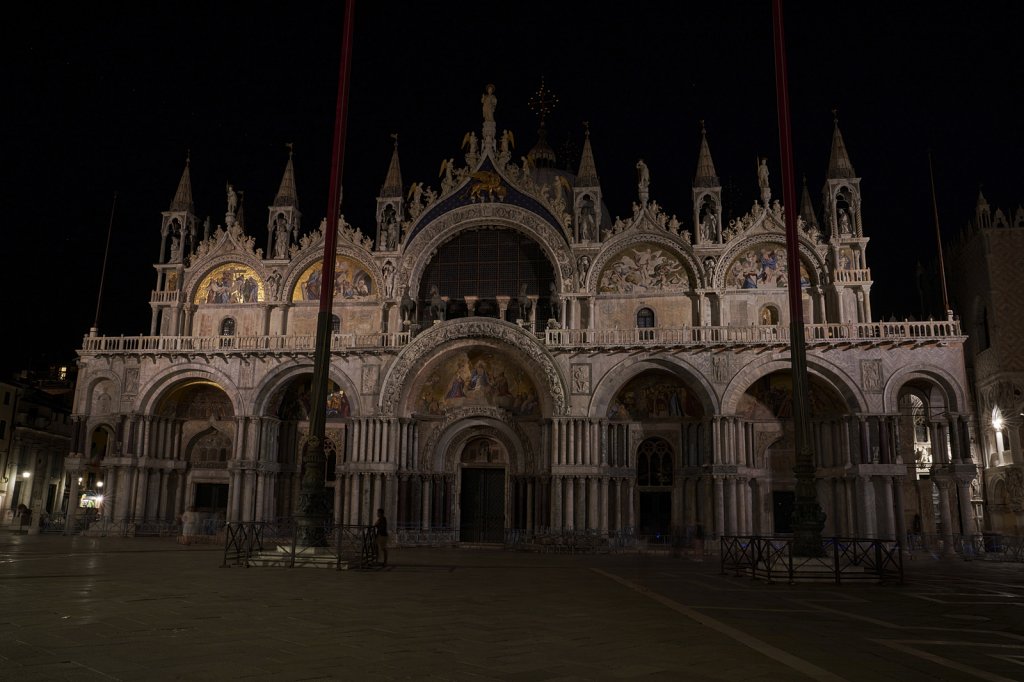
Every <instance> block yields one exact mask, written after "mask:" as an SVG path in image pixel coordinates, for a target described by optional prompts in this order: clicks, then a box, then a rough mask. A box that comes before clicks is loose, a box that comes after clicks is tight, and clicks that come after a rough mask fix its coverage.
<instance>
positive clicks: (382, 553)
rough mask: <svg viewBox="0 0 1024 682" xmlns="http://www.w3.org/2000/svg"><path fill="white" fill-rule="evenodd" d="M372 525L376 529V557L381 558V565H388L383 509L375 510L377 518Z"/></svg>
mask: <svg viewBox="0 0 1024 682" xmlns="http://www.w3.org/2000/svg"><path fill="white" fill-rule="evenodd" d="M373 527H374V528H376V529H377V557H378V558H381V559H382V561H381V565H382V566H387V565H388V519H387V517H386V516H384V510H383V509H378V510H377V520H376V521H374V523H373Z"/></svg>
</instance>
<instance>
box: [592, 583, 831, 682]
mask: <svg viewBox="0 0 1024 682" xmlns="http://www.w3.org/2000/svg"><path fill="white" fill-rule="evenodd" d="M590 570H592V571H594V572H595V573H597V574H599V575H603V576H604V577H606V578H609V579H611V580H614V581H615V582H617V583H619V584H620V585H624V586H625V587H628V588H629V589H631V590H633V591H635V592H639V593H640V594H642V595H645V596H647V597H649V598H651V599H653V600H654V601H656V602H658V603H659V604H662V605H664V606H667V607H668V608H670V609H672V610H673V611H675V612H677V613H680V614H682V615H684V616H686V617H687V618H689V619H690V620H692V621H694V622H696V623H698V624H700V625H704V626H705V627H708V628H711V629H712V630H715V631H716V632H719V633H721V634H723V635H725V636H726V637H729V638H731V639H733V640H735V641H737V642H739V643H740V644H742V645H744V646H747V647H750V648H751V649H753V650H754V651H757V652H759V653H761V654H764V655H765V656H767V657H768V658H771V659H773V660H775V661H778V662H779V663H781V664H783V665H785V666H786V667H789V668H792V669H793V670H796V671H797V672H799V673H803V674H804V675H807V676H808V677H810V678H812V679H815V680H822V681H823V682H846V678H844V677H840V676H839V675H836V674H835V673H832V672H829V671H828V670H825V669H824V668H819V667H818V666H816V665H814V664H813V663H811V662H810V661H805V660H804V659H802V658H800V657H798V656H794V655H793V654H791V653H789V652H787V651H783V650H782V649H779V648H778V647H774V646H772V645H771V644H768V643H767V642H764V641H762V640H760V639H758V638H756V637H754V636H753V635H748V634H747V633H745V632H743V631H742V630H737V629H736V628H734V627H732V626H730V625H726V624H725V623H723V622H721V621H719V620H716V619H714V618H711V617H710V616H707V615H705V614H703V613H700V612H699V611H697V610H695V609H691V608H690V607H688V606H685V605H683V604H680V603H679V602H677V601H674V600H672V599H669V598H668V597H665V596H662V595H660V594H658V593H657V592H654V591H652V590H650V589H648V588H646V587H644V586H643V585H639V584H637V583H634V582H633V581H631V580H627V579H626V578H622V577H619V576H617V575H614V574H612V573H608V572H607V571H602V570H601V569H599V568H591V569H590Z"/></svg>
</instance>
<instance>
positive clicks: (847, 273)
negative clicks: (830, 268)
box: [836, 268, 871, 283]
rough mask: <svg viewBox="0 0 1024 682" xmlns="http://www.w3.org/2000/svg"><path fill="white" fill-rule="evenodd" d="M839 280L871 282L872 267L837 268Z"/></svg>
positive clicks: (837, 279) (837, 278)
mask: <svg viewBox="0 0 1024 682" xmlns="http://www.w3.org/2000/svg"><path fill="white" fill-rule="evenodd" d="M836 281H837V282H847V283H848V282H870V281H871V268H864V269H863V270H836Z"/></svg>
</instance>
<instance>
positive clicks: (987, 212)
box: [186, 169, 992, 229]
mask: <svg viewBox="0 0 1024 682" xmlns="http://www.w3.org/2000/svg"><path fill="white" fill-rule="evenodd" d="M186 170H187V169H186ZM974 214H975V220H976V224H977V226H978V227H980V228H981V229H987V228H989V227H992V209H991V208H990V207H989V205H988V200H986V199H985V195H984V194H982V193H981V187H979V188H978V203H977V205H976V206H975V207H974Z"/></svg>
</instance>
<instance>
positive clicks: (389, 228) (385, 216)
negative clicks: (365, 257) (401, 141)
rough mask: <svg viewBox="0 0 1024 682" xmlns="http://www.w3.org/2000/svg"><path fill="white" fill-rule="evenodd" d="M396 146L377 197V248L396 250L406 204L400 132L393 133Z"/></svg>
mask: <svg viewBox="0 0 1024 682" xmlns="http://www.w3.org/2000/svg"><path fill="white" fill-rule="evenodd" d="M391 139H392V140H394V147H393V149H392V150H391V163H390V164H389V165H388V174H387V176H386V177H385V178H384V185H383V186H382V187H381V188H380V195H379V196H378V197H377V250H378V251H395V250H397V249H398V242H399V239H400V238H401V234H400V230H401V223H402V218H403V216H404V215H405V205H404V202H403V198H402V168H401V166H400V165H399V163H398V133H391Z"/></svg>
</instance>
